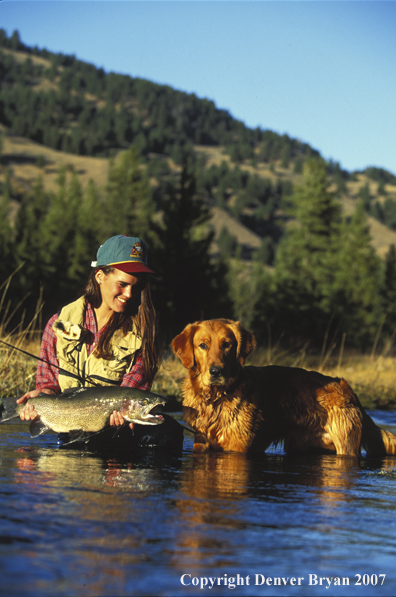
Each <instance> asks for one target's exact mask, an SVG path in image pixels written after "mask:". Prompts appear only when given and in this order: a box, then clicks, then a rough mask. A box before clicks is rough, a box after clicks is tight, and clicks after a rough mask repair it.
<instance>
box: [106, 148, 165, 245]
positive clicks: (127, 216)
mask: <svg viewBox="0 0 396 597" xmlns="http://www.w3.org/2000/svg"><path fill="white" fill-rule="evenodd" d="M151 195H152V192H151V189H150V185H149V181H148V179H147V177H146V175H145V173H144V172H143V170H142V168H141V163H140V158H139V155H138V153H137V151H136V149H135V148H134V147H133V146H131V147H130V149H129V150H128V151H126V152H124V153H123V154H121V155H120V156H119V159H118V160H116V161H115V160H112V161H111V162H110V167H109V175H108V183H107V188H106V193H105V199H104V204H103V215H104V222H105V226H104V228H105V229H104V230H103V238H104V240H106V238H109V237H110V236H113V235H115V234H126V235H127V236H138V237H141V238H143V239H145V240H146V239H147V237H148V235H149V231H150V228H151V224H150V222H151V218H152V215H153V211H154V205H153V202H152V197H151Z"/></svg>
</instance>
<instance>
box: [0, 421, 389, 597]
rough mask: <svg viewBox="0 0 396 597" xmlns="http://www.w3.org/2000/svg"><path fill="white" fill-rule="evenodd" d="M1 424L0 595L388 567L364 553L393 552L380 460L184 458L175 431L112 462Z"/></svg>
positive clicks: (162, 588) (171, 589)
mask: <svg viewBox="0 0 396 597" xmlns="http://www.w3.org/2000/svg"><path fill="white" fill-rule="evenodd" d="M9 432H10V433H9V435H6V434H4V433H3V435H2V440H3V445H2V452H1V478H0V506H1V512H3V515H2V522H3V534H4V537H5V540H8V539H7V538H10V537H12V538H13V541H14V543H12V545H7V549H6V550H3V551H1V543H0V570H1V572H2V582H3V590H4V591H7V590H8V589H10V588H11V589H12V590H14V593H15V594H18V595H23V594H24V592H25V594H30V595H31V594H32V593H31V590H32V587H34V591H35V593H34V594H36V593H37V595H39V594H40V595H45V596H46V595H48V596H49V595H53V594H54V593H56V594H58V595H61V596H63V595H65V596H66V595H70V594H74V595H80V594H81V595H83V594H84V595H110V594H117V595H150V594H171V595H176V594H178V595H183V594H185V588H183V587H182V586H181V585H180V576H181V575H182V574H184V573H191V574H199V575H208V574H214V575H220V574H221V573H225V572H227V573H228V574H230V573H240V574H243V575H246V574H248V573H252V574H254V573H260V574H261V573H263V572H266V573H267V574H269V573H270V572H271V573H273V571H274V570H277V571H278V572H277V573H278V575H285V574H286V575H287V574H289V575H294V576H296V575H300V574H301V575H304V573H305V572H306V571H307V570H308V572H312V573H317V572H320V573H321V574H325V573H326V572H327V573H328V574H331V575H335V574H343V575H345V574H352V573H354V572H355V571H358V572H360V571H362V570H363V571H364V572H367V573H368V572H369V571H370V570H371V569H372V572H373V573H379V572H383V571H385V572H387V571H388V570H389V572H388V574H391V570H392V569H391V568H390V564H389V566H388V567H387V565H384V560H383V559H382V560H381V565H380V564H379V563H378V562H379V560H377V564H375V562H376V560H375V558H380V557H383V555H381V554H383V553H384V552H385V551H386V553H387V554H388V556H389V557H392V558H393V559H392V562H393V560H394V556H395V555H396V540H394V539H393V535H394V533H393V529H392V527H391V524H392V523H391V521H392V517H393V512H394V508H395V506H396V503H395V502H396V459H394V458H391V457H387V458H385V459H383V460H361V461H360V462H358V461H357V460H356V459H353V458H345V457H337V456H333V455H326V456H315V457H313V456H312V457H296V458H290V457H287V456H284V455H283V454H282V453H281V452H280V451H274V452H272V453H270V454H269V455H267V456H266V457H259V458H258V457H257V458H251V457H246V456H245V455H243V454H224V453H210V454H194V453H192V451H191V445H190V443H189V442H190V441H191V440H190V438H189V437H188V436H187V437H186V442H185V451H184V452H183V453H182V454H179V455H173V454H166V453H160V452H156V451H149V452H147V453H141V454H136V455H130V456H128V457H123V458H120V457H114V456H104V455H99V454H96V453H91V452H84V451H79V450H71V449H69V450H62V449H59V448H57V447H55V444H54V443H53V444H51V442H49V441H48V439H47V440H46V439H42V440H41V439H40V438H39V441H38V442H33V441H32V440H30V438H28V437H27V436H26V433H25V432H22V431H21V427H20V426H19V427H18V426H14V427H13V426H11V427H10V428H9ZM373 520H375V527H374V528H373V526H374V525H373V524H372V521H373ZM368 529H370V533H369V534H368ZM357 545H359V549H356V546H357ZM10 560H12V564H11V563H10ZM370 566H371V567H373V566H374V568H375V566H377V569H373V568H371V569H370V570H369V568H370ZM392 566H393V564H392ZM15 569H16V570H17V571H18V570H19V571H21V570H28V571H29V574H28V575H27V576H26V575H21V574H19V575H18V574H17V575H15ZM395 585H396V583H395ZM54 587H55V589H54ZM16 588H17V589H18V592H17V591H16ZM251 588H252V587H251ZM305 589H307V587H305ZM253 590H254V587H253ZM29 591H30V593H29ZM293 591H294V592H293V595H295V594H297V593H296V590H295V589H293ZM198 592H199V591H198ZM224 594H228V592H227V591H224ZM256 594H257V591H256ZM285 594H291V593H290V592H289V593H285ZM310 594H315V593H314V592H313V591H312V590H310ZM379 594H380V593H379ZM389 594H391V593H389Z"/></svg>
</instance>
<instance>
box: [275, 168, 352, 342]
mask: <svg viewBox="0 0 396 597" xmlns="http://www.w3.org/2000/svg"><path fill="white" fill-rule="evenodd" d="M291 199H292V203H293V206H294V209H293V215H294V216H295V222H294V223H292V224H290V226H289V228H288V229H287V232H286V234H285V235H284V238H283V239H282V241H281V243H280V246H279V248H278V251H277V255H276V259H275V272H274V282H275V286H276V294H277V298H278V302H277V305H278V316H279V321H280V322H281V325H282V324H283V325H284V327H285V329H287V328H288V329H294V331H295V333H302V334H303V335H304V334H310V335H313V336H317V337H319V336H320V335H321V334H322V332H323V329H325V327H326V325H327V323H326V322H328V320H329V318H330V317H331V305H330V300H329V299H330V295H331V286H332V283H333V280H334V275H335V272H334V269H335V265H334V263H335V255H336V254H337V251H338V248H339V238H340V237H339V232H340V225H341V207H340V205H339V204H338V203H337V202H336V201H335V198H334V195H333V194H332V193H330V192H329V190H328V182H327V175H326V166H325V163H324V162H323V161H318V160H309V161H307V163H306V164H305V167H304V180H303V183H302V185H300V186H298V187H296V188H295V190H294V194H293V196H292V198H291Z"/></svg>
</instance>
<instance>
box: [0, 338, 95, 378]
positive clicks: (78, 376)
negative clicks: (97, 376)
mask: <svg viewBox="0 0 396 597" xmlns="http://www.w3.org/2000/svg"><path fill="white" fill-rule="evenodd" d="M0 343H1V344H4V346H7V347H8V348H12V349H13V350H17V351H18V352H21V353H22V354H25V355H27V356H28V357H31V358H32V359H36V361H42V362H43V363H46V364H47V365H49V366H50V367H55V369H58V371H60V372H61V373H63V374H64V375H67V376H69V377H73V378H74V379H77V380H78V381H79V382H80V383H81V384H82V385H84V383H85V382H86V381H89V382H90V383H92V385H94V386H98V385H99V384H97V383H95V382H94V381H93V380H91V379H90V376H88V377H86V378H84V377H81V376H80V375H77V374H76V373H72V372H71V371H66V369H63V367H60V366H59V365H55V363H50V362H49V361H47V360H46V359H43V358H42V357H37V356H36V355H35V354H31V353H30V352H27V351H26V350H22V348H18V347H17V346H13V345H12V344H8V343H7V342H4V340H0Z"/></svg>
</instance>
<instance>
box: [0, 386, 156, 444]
mask: <svg viewBox="0 0 396 597" xmlns="http://www.w3.org/2000/svg"><path fill="white" fill-rule="evenodd" d="M16 400H17V399H16V398H3V401H2V407H1V408H2V413H1V421H0V422H5V421H9V420H10V419H14V418H16V417H19V414H20V412H21V410H22V409H23V408H24V407H25V406H26V402H25V403H23V404H17V403H16ZM29 402H30V404H33V406H34V409H35V411H36V412H37V413H38V415H39V417H40V418H36V419H34V420H33V421H31V423H30V435H31V437H37V436H39V435H42V434H44V433H48V432H49V431H53V432H55V433H70V434H73V436H74V437H75V438H76V437H79V436H81V437H83V436H84V435H86V434H88V435H89V434H91V433H98V432H101V431H103V430H104V429H106V428H107V427H108V426H109V425H110V415H111V414H112V413H113V411H114V410H117V411H119V412H120V413H121V415H122V416H123V417H124V419H126V420H127V421H129V422H131V423H138V424H139V425H160V424H161V423H163V422H164V420H165V419H164V417H163V416H162V415H161V414H159V413H157V412H156V411H157V409H159V408H160V407H163V406H164V405H165V403H166V402H167V399H166V398H165V397H164V396H160V395H159V394H154V393H153V392H146V391H143V390H139V389H137V388H128V387H120V386H116V387H113V386H96V387H89V388H69V389H67V390H65V391H64V392H62V394H57V395H52V394H44V393H40V394H39V395H38V396H36V397H35V398H30V399H29Z"/></svg>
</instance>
